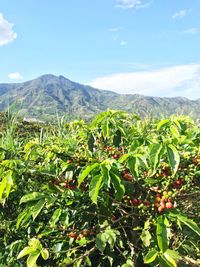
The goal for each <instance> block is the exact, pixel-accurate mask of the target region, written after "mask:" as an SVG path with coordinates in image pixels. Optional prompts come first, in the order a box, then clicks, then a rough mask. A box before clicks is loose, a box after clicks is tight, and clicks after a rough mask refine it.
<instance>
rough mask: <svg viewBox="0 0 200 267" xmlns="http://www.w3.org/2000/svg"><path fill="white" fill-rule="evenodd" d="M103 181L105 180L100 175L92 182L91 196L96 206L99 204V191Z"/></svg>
mask: <svg viewBox="0 0 200 267" xmlns="http://www.w3.org/2000/svg"><path fill="white" fill-rule="evenodd" d="M102 179H103V177H102V175H101V174H99V175H96V176H94V177H93V178H92V180H91V182H90V187H89V196H90V198H91V200H92V201H93V202H94V203H95V204H97V198H98V195H99V189H100V187H101V182H102Z"/></svg>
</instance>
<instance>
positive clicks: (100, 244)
mask: <svg viewBox="0 0 200 267" xmlns="http://www.w3.org/2000/svg"><path fill="white" fill-rule="evenodd" d="M106 242H107V238H106V235H105V233H99V234H98V235H97V236H96V246H97V248H98V250H99V251H101V252H102V253H103V252H104V250H105V248H106Z"/></svg>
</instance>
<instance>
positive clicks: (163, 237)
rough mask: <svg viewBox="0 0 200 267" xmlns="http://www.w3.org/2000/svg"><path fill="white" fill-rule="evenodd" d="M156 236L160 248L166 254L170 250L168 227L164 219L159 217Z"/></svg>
mask: <svg viewBox="0 0 200 267" xmlns="http://www.w3.org/2000/svg"><path fill="white" fill-rule="evenodd" d="M156 236H157V242H158V247H159V249H160V250H161V251H162V253H164V252H165V251H166V250H167V248H168V237H167V226H166V225H165V223H164V217H163V216H159V217H158V219H157V228H156Z"/></svg>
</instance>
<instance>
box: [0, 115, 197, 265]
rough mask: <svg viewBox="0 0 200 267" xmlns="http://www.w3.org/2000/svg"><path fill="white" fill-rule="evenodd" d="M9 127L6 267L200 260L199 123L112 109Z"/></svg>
mask: <svg viewBox="0 0 200 267" xmlns="http://www.w3.org/2000/svg"><path fill="white" fill-rule="evenodd" d="M6 123H7V125H5V127H2V131H1V135H0V136H1V137H0V266H2V267H20V266H27V267H36V266H58V267H59V266H60V267H62V266H63V267H64V266H73V267H81V266H94V267H100V266H102V267H106V266H114V267H118V266H119V267H133V266H138V267H142V266H160V267H176V266H199V264H200V249H199V248H200V240H199V236H200V228H199V226H198V225H199V220H198V219H199V217H198V215H199V211H200V205H199V201H200V193H199V184H200V127H199V126H200V125H199V122H198V121H193V120H192V119H191V118H190V117H185V116H172V117H170V118H167V119H162V120H155V119H146V120H141V119H140V118H139V117H137V116H135V115H129V114H126V113H125V112H121V111H112V110H108V111H106V112H103V113H101V114H99V115H97V116H96V117H95V119H94V120H93V121H92V123H86V122H84V121H82V120H79V121H78V120H76V121H72V122H65V121H64V120H60V121H59V124H58V126H57V127H55V126H52V127H51V128H50V127H48V128H45V129H42V128H41V130H40V133H39V134H38V133H37V132H35V133H34V134H32V133H31V130H30V131H29V134H27V135H25V134H23V135H22V134H20V131H18V132H16V127H15V124H16V123H17V122H15V121H13V120H12V122H9V121H8V122H6ZM10 124H11V125H10Z"/></svg>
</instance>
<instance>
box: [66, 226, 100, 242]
mask: <svg viewBox="0 0 200 267" xmlns="http://www.w3.org/2000/svg"><path fill="white" fill-rule="evenodd" d="M94 235H95V229H94V227H92V229H90V230H88V229H83V230H82V231H81V232H70V233H69V234H68V236H69V237H70V238H74V239H77V240H81V239H82V238H84V237H87V236H94Z"/></svg>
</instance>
